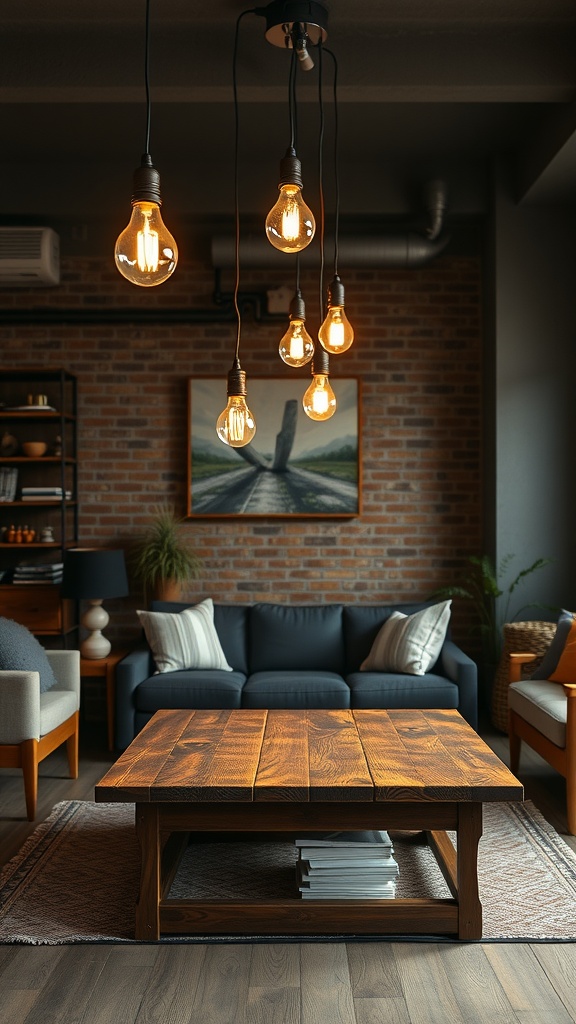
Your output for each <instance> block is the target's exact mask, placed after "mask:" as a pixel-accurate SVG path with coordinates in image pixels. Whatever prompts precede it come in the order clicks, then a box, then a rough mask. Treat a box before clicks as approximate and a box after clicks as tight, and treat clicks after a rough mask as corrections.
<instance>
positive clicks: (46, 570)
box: [12, 562, 64, 583]
mask: <svg viewBox="0 0 576 1024" xmlns="http://www.w3.org/2000/svg"><path fill="white" fill-rule="evenodd" d="M63 568H64V562H51V563H50V564H49V565H26V564H25V563H21V564H20V565H17V566H16V568H15V569H14V576H13V580H12V582H13V583H61V582H62V570H63Z"/></svg>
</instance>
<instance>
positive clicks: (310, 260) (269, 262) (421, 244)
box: [211, 232, 449, 270]
mask: <svg viewBox="0 0 576 1024" xmlns="http://www.w3.org/2000/svg"><path fill="white" fill-rule="evenodd" d="M448 242H449V236H448V235H444V236H443V237H441V238H423V237H422V236H421V235H418V234H416V232H406V233H404V234H400V235H381V236H380V237H372V236H370V235H349V236H346V235H344V236H342V235H341V236H340V240H339V260H340V265H341V266H342V267H350V268H353V267H372V268H374V267H375V268H379V267H421V266H423V265H424V264H426V263H429V262H430V260H433V259H434V257H435V256H438V255H439V254H440V253H441V252H442V250H443V249H445V247H446V246H447V244H448ZM211 249H212V265H213V266H214V267H218V268H219V269H220V270H225V269H227V268H230V267H234V265H235V251H236V250H235V240H234V238H233V236H232V235H216V236H214V237H213V239H212V245H211ZM333 251H334V242H333V240H331V239H326V241H325V252H326V254H327V257H328V262H329V261H330V258H331V253H332V252H333ZM319 259H320V255H319V251H318V246H317V245H316V244H313V245H311V246H310V245H309V246H308V247H307V248H306V249H303V250H302V252H301V253H300V264H301V266H303V267H317V266H318V264H319ZM287 263H289V261H287V260H286V255H285V253H281V252H278V250H276V249H274V247H273V246H271V245H270V243H269V242H268V241H267V239H266V238H265V236H264V234H262V235H261V236H260V235H248V236H246V237H245V238H241V239H240V264H241V266H242V267H245V268H247V269H248V268H252V269H256V268H259V269H265V268H267V267H277V268H282V267H283V268H284V269H286V266H287Z"/></svg>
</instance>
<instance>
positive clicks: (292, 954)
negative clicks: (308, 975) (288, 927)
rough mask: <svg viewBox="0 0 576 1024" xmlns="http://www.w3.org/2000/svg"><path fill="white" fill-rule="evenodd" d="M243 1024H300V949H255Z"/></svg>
mask: <svg viewBox="0 0 576 1024" xmlns="http://www.w3.org/2000/svg"><path fill="white" fill-rule="evenodd" d="M246 1024H300V946H299V945H298V944H297V943H294V944H293V945H290V944H272V945H259V946H255V947H254V949H253V951H252V962H251V966H250V983H249V987H248V1002H247V1006H246Z"/></svg>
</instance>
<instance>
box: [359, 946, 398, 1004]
mask: <svg viewBox="0 0 576 1024" xmlns="http://www.w3.org/2000/svg"><path fill="white" fill-rule="evenodd" d="M348 965H349V969H350V981H351V984H352V993H353V995H354V999H360V998H361V999H367V998H369V999H372V998H378V999H380V998H383V999H387V998H389V997H394V996H401V995H402V984H401V982H400V975H399V973H398V966H397V964H396V961H395V959H394V956H393V954H392V944H391V943H390V942H353V943H350V945H349V946H348Z"/></svg>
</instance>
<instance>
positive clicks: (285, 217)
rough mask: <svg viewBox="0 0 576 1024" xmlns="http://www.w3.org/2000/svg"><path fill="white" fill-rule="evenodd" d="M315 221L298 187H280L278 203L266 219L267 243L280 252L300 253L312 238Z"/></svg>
mask: <svg viewBox="0 0 576 1024" xmlns="http://www.w3.org/2000/svg"><path fill="white" fill-rule="evenodd" d="M315 230H316V221H315V220H314V214H313V213H312V210H310V209H309V207H308V206H306V203H305V202H304V199H303V198H302V190H301V188H300V186H299V185H294V184H283V185H280V195H279V197H278V202H277V203H276V204H275V206H273V207H272V209H271V210H270V213H269V214H268V216H267V217H266V235H267V237H268V241H269V242H271V243H272V245H273V246H274V247H275V248H276V249H280V251H281V252H300V250H301V249H305V248H306V246H307V245H309V244H310V242H311V241H312V239H313V238H314V232H315Z"/></svg>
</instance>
